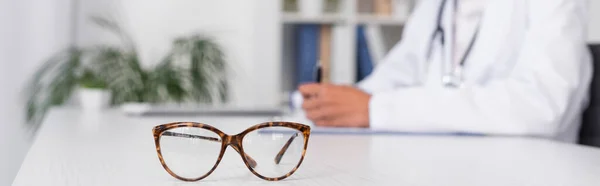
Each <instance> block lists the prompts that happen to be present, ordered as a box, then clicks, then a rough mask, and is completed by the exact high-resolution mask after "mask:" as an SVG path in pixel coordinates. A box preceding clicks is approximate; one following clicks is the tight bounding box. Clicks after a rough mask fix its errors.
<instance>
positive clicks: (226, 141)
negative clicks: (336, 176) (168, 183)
mask: <svg viewBox="0 0 600 186" xmlns="http://www.w3.org/2000/svg"><path fill="white" fill-rule="evenodd" d="M184 127H193V128H202V129H206V130H209V131H212V132H214V133H216V134H217V135H219V137H220V138H221V139H216V138H213V137H206V136H196V135H190V134H181V133H174V132H169V131H168V130H170V129H175V128H184ZM267 127H287V128H292V129H296V130H298V131H299V132H301V133H302V135H303V136H304V149H303V150H302V156H301V157H300V161H299V162H298V164H297V165H296V166H295V167H294V168H293V169H292V170H291V171H290V172H289V173H287V174H285V175H283V176H281V177H276V178H270V177H265V176H263V175H260V174H259V173H257V172H256V171H254V167H256V166H257V165H256V161H255V160H254V159H253V158H252V157H250V156H249V155H248V154H246V153H244V147H243V145H242V140H243V138H244V136H246V134H248V133H250V132H252V131H255V130H258V129H261V128H267ZM152 134H153V135H154V144H155V145H156V152H157V154H158V158H159V160H160V163H161V164H162V166H163V168H164V169H165V170H166V171H167V172H168V173H169V174H170V175H171V176H173V177H175V178H177V179H179V180H182V181H190V182H191V181H198V180H201V179H204V178H206V177H207V176H209V175H210V174H211V173H212V172H213V171H214V170H215V169H216V168H217V166H218V165H219V163H220V162H221V159H222V158H223V155H224V154H225V149H227V146H231V147H232V148H233V149H234V150H235V151H237V152H238V153H239V154H240V155H241V156H242V160H243V161H244V164H246V167H248V169H249V170H250V172H252V174H254V175H256V176H257V177H259V178H261V179H264V180H267V181H278V180H283V179H285V178H287V177H289V176H291V175H292V174H294V172H296V170H298V167H300V164H302V161H303V160H304V155H305V154H306V148H307V147H308V138H309V136H310V127H309V126H308V125H304V124H300V123H293V122H267V123H261V124H258V125H254V126H252V127H250V128H248V129H246V130H244V131H243V132H241V133H239V134H236V135H227V134H225V133H223V132H221V131H220V130H219V129H217V128H215V127H213V126H210V125H207V124H203V123H196V122H176V123H169V124H163V125H158V126H156V127H154V128H153V129H152ZM162 136H174V137H184V138H195V139H204V140H209V141H215V142H221V144H222V145H221V152H220V153H219V158H218V159H217V162H216V163H215V165H214V166H213V167H212V168H211V169H210V171H208V172H207V173H206V174H204V175H202V176H200V177H198V178H193V179H190V178H184V177H181V176H179V175H177V174H175V173H174V172H173V171H171V169H169V167H168V166H167V164H166V163H165V161H164V159H163V156H162V153H161V150H160V138H161V137H162ZM297 136H298V133H295V134H294V135H292V136H291V137H290V139H289V140H288V141H287V142H286V144H285V145H284V146H283V147H282V149H281V150H280V151H279V153H278V154H276V155H274V161H275V163H276V164H279V161H280V160H281V158H282V156H283V155H284V154H285V152H286V151H287V148H288V147H289V146H290V144H291V143H292V142H293V141H294V139H295V138H296V137H297Z"/></svg>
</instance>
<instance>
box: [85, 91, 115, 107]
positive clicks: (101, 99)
mask: <svg viewBox="0 0 600 186" xmlns="http://www.w3.org/2000/svg"><path fill="white" fill-rule="evenodd" d="M110 96H111V94H110V91H108V90H104V89H91V88H80V89H79V104H80V105H81V107H82V108H83V110H84V111H98V110H102V109H105V108H108V106H109V105H110Z"/></svg>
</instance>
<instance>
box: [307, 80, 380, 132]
mask: <svg viewBox="0 0 600 186" xmlns="http://www.w3.org/2000/svg"><path fill="white" fill-rule="evenodd" d="M298 89H299V91H300V93H302V96H303V97H304V101H303V103H302V109H304V112H305V113H306V116H307V117H308V119H310V120H311V121H313V122H314V123H315V124H316V125H317V126H328V127H365V128H366V127H369V101H370V100H371V95H369V94H367V93H365V92H363V91H361V90H359V89H357V88H354V87H351V86H338V85H331V84H305V85H301V86H300V87H299V88H298Z"/></svg>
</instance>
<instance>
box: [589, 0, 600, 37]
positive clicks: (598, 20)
mask: <svg viewBox="0 0 600 186" xmlns="http://www.w3.org/2000/svg"><path fill="white" fill-rule="evenodd" d="M588 3H589V7H590V11H589V18H590V20H589V25H588V28H589V29H588V41H590V42H592V43H595V44H600V1H598V0H588Z"/></svg>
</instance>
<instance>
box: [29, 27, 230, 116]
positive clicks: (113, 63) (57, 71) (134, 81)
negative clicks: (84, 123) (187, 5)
mask: <svg viewBox="0 0 600 186" xmlns="http://www.w3.org/2000/svg"><path fill="white" fill-rule="evenodd" d="M92 21H93V22H94V23H96V25H99V26H100V27H101V28H104V29H105V30H107V31H109V32H111V33H113V34H115V35H116V36H118V37H119V38H121V41H122V43H121V44H120V45H118V46H112V45H98V46H93V47H89V48H76V47H72V48H69V49H67V50H65V51H62V52H60V53H58V54H56V55H55V56H54V57H52V58H50V59H49V60H48V61H46V62H45V63H44V64H43V65H42V66H41V67H40V68H39V69H38V71H37V72H36V73H35V76H34V77H33V78H32V80H31V82H30V83H29V86H28V88H27V89H26V91H27V92H28V93H29V94H28V104H27V119H28V121H29V123H33V124H39V122H40V121H41V120H42V119H43V117H44V115H45V113H46V111H47V110H48V109H49V108H50V107H52V106H55V105H62V104H64V103H65V102H66V101H67V100H68V99H69V98H70V97H71V95H72V93H73V91H74V90H75V89H76V87H77V86H78V85H80V86H81V87H83V88H82V93H81V95H83V96H82V98H81V99H82V104H83V102H87V101H89V100H96V101H99V102H96V103H92V102H91V101H90V102H87V103H85V104H89V105H88V106H91V107H95V106H94V105H96V106H100V105H101V104H102V103H101V101H100V100H102V99H104V98H106V99H108V98H107V97H108V96H106V94H105V93H99V91H90V90H91V89H104V90H107V91H108V92H109V93H110V94H111V96H110V102H109V103H110V105H113V106H116V105H124V104H130V103H139V104H158V103H198V104H215V103H220V102H224V101H226V100H227V96H226V95H227V94H226V92H227V81H226V66H225V58H224V54H223V52H222V50H221V48H220V46H219V45H218V44H217V43H216V42H214V41H213V40H212V39H211V38H208V37H206V36H203V35H199V34H193V35H190V36H184V37H180V38H176V39H175V40H174V42H173V44H172V47H171V50H170V51H169V52H168V53H167V54H166V56H165V57H163V58H162V59H161V61H160V62H159V63H158V65H156V66H154V67H150V68H146V67H144V66H142V65H141V60H140V58H139V55H138V53H137V51H136V50H135V43H134V42H133V40H132V39H131V37H129V35H128V34H127V33H126V32H124V30H123V29H121V27H120V26H119V25H118V24H116V23H115V22H114V21H110V20H107V19H102V18H97V17H94V18H92ZM92 92H94V93H92ZM86 97H87V98H86ZM92 97H93V98H92ZM88 98H89V99H88ZM96 98H98V99H96ZM84 99H85V100H84Z"/></svg>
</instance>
